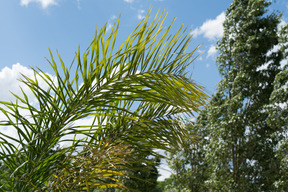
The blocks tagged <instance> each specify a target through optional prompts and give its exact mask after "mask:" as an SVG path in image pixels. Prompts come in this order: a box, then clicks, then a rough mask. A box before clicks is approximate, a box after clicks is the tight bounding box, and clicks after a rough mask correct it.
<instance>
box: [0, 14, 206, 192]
mask: <svg viewBox="0 0 288 192" xmlns="http://www.w3.org/2000/svg"><path fill="white" fill-rule="evenodd" d="M149 15H150V11H149V13H148V14H147V16H146V18H145V19H144V20H142V21H141V22H140V23H139V25H138V26H137V27H136V28H135V30H134V31H133V32H132V34H131V35H129V36H128V38H127V39H126V40H125V41H124V42H123V43H122V44H121V45H120V47H119V48H118V49H117V50H116V49H115V48H114V46H115V44H116V43H115V42H116V37H117V32H118V28H119V19H118V21H117V22H115V24H114V26H113V28H112V30H111V32H110V34H106V33H107V30H106V25H105V26H104V27H103V28H102V29H101V30H100V31H99V32H98V31H97V30H96V33H95V37H94V39H93V41H92V43H91V45H90V46H89V47H88V49H87V50H86V51H85V52H84V53H83V54H81V53H80V49H78V52H77V53H76V55H75V59H74V62H73V63H74V64H72V65H71V66H69V67H68V66H66V65H65V64H64V62H63V61H62V59H61V57H60V55H59V54H58V52H57V56H58V59H59V61H57V62H56V60H55V59H54V56H53V54H52V52H51V51H50V50H49V51H50V55H51V59H50V60H48V59H47V60H48V62H49V63H50V65H51V67H52V69H53V70H54V72H55V74H54V76H53V77H52V76H51V75H48V74H46V73H45V72H44V71H42V70H41V69H39V68H32V69H33V70H34V72H35V77H34V78H33V79H32V78H28V77H27V76H24V75H23V78H22V79H21V80H20V81H21V82H23V83H24V84H25V85H26V86H28V87H29V88H30V90H31V91H32V92H33V94H34V96H35V98H34V100H33V101H34V102H31V99H30V98H28V96H27V93H25V92H24V91H23V92H22V93H23V95H21V96H19V95H15V94H14V96H15V97H16V99H17V101H16V102H14V103H13V102H5V101H2V102H1V108H0V109H1V111H2V113H3V114H4V115H5V117H6V119H5V120H3V121H1V127H0V147H1V150H0V153H1V159H0V161H2V162H3V164H4V165H5V167H7V168H6V169H5V171H4V172H3V170H0V171H2V173H1V180H0V182H1V190H3V191H33V190H34V191H73V190H74V191H89V190H90V191H92V190H94V189H99V188H125V186H123V184H122V183H121V177H126V179H127V175H125V173H126V172H125V171H127V170H128V169H131V166H130V165H131V164H133V163H149V162H148V161H147V159H143V158H139V157H135V155H133V154H141V156H143V157H144V156H145V157H147V156H149V155H150V156H154V157H159V156H161V155H159V154H158V153H157V152H156V149H162V150H165V151H171V150H175V149H179V148H182V147H185V143H186V142H185V141H186V140H187V139H188V138H191V135H190V134H189V132H187V130H186V127H185V122H184V121H183V118H181V117H182V116H183V114H187V115H191V114H192V112H197V111H199V107H200V106H202V105H203V104H204V103H205V99H206V95H205V93H204V92H203V89H202V87H200V86H198V85H197V84H195V83H194V82H193V81H192V80H191V79H189V78H187V72H186V67H187V66H188V65H189V64H190V63H191V62H192V61H193V59H195V57H194V56H193V53H194V51H195V50H196V49H195V50H193V51H191V52H186V50H187V48H188V45H189V43H190V40H191V37H190V35H189V33H187V34H185V30H183V29H182V26H181V27H180V29H179V30H178V31H177V32H176V33H175V34H170V33H169V32H170V29H171V27H172V24H173V22H174V21H173V22H172V24H171V25H170V26H168V27H167V28H164V27H163V22H164V20H165V18H166V15H167V13H166V14H164V12H162V13H157V15H156V16H155V18H154V20H153V21H151V22H150V23H148V19H149ZM58 63H59V64H58ZM75 63H76V64H75ZM72 74H73V75H72ZM40 81H42V82H43V81H44V82H45V83H46V84H47V86H48V89H44V88H43V86H41V84H40V83H39V82H40ZM35 100H36V102H35ZM80 121H81V122H82V123H80ZM85 121H86V122H87V123H83V122H85ZM7 127H8V128H9V129H15V130H16V132H17V135H15V137H11V136H9V135H6V134H4V133H3V132H1V129H3V128H7ZM132 169H133V168H132Z"/></svg>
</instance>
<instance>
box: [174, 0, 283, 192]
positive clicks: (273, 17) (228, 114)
mask: <svg viewBox="0 0 288 192" xmlns="http://www.w3.org/2000/svg"><path fill="white" fill-rule="evenodd" d="M270 4H271V3H270V2H268V1H265V0H234V1H233V3H232V4H231V5H230V7H229V8H228V9H227V11H226V19H225V22H224V24H223V26H224V35H223V37H222V39H221V40H220V41H219V42H218V44H217V49H218V51H219V56H218V58H217V64H218V69H219V73H220V74H221V75H222V77H223V78H222V80H221V81H220V82H219V84H218V87H217V91H216V93H214V94H213V96H212V98H211V101H210V102H209V104H208V105H207V106H206V107H205V109H204V110H203V111H202V112H201V113H200V115H199V117H198V118H197V121H196V123H195V126H193V127H192V129H191V130H192V131H196V133H198V135H200V136H201V142H199V143H198V144H194V145H196V147H193V145H191V149H192V151H191V152H188V153H187V152H186V151H183V152H182V154H178V155H179V157H178V160H177V158H173V159H172V162H173V160H174V161H176V162H174V163H172V164H173V166H172V168H174V170H175V171H174V172H175V173H176V174H175V175H174V176H173V177H175V176H176V179H177V175H183V174H186V175H187V174H189V175H187V177H185V179H183V178H179V181H178V182H177V183H178V184H179V183H180V184H181V185H176V188H178V189H180V188H183V187H186V188H188V189H189V190H190V191H239V192H242V191H247V192H248V191H287V173H286V172H287V122H288V121H287V80H288V78H287V66H285V67H284V68H283V65H284V64H287V63H285V62H287V60H285V58H286V59H287V35H288V33H287V26H284V27H283V28H282V29H280V27H279V23H280V19H281V14H277V13H275V12H271V11H269V10H268V7H269V5H270ZM285 50H286V52H285ZM193 149H194V151H193ZM176 156H177V155H176ZM181 161H182V162H181ZM179 163H180V165H182V168H181V169H180V170H178V169H179V166H178V167H177V166H176V165H177V164H179ZM175 166H176V167H175ZM194 178H195V179H194ZM191 181H193V182H192V185H191Z"/></svg>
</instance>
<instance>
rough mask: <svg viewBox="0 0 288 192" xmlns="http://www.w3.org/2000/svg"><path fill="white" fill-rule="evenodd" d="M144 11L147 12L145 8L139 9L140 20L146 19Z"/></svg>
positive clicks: (138, 16)
mask: <svg viewBox="0 0 288 192" xmlns="http://www.w3.org/2000/svg"><path fill="white" fill-rule="evenodd" d="M144 13H145V10H143V9H140V10H138V14H137V18H138V19H140V20H141V19H144V18H145V15H144Z"/></svg>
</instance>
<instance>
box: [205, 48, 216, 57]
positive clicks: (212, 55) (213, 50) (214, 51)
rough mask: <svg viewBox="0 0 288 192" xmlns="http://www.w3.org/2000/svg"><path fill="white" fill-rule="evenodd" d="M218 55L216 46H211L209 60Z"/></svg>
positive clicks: (208, 54)
mask: <svg viewBox="0 0 288 192" xmlns="http://www.w3.org/2000/svg"><path fill="white" fill-rule="evenodd" d="M216 53H217V50H216V46H215V45H211V46H210V48H209V50H208V53H207V58H209V57H214V56H215V55H216Z"/></svg>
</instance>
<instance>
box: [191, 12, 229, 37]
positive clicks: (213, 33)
mask: <svg viewBox="0 0 288 192" xmlns="http://www.w3.org/2000/svg"><path fill="white" fill-rule="evenodd" d="M224 20H225V13H224V12H222V13H221V14H220V15H218V16H217V17H216V19H209V20H207V21H205V22H204V23H203V24H202V26H201V27H199V28H196V29H194V30H193V31H192V32H191V35H193V37H197V36H199V35H203V36H204V37H205V38H208V39H209V40H215V39H217V38H221V37H222V36H223V32H224V29H223V22H224Z"/></svg>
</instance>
